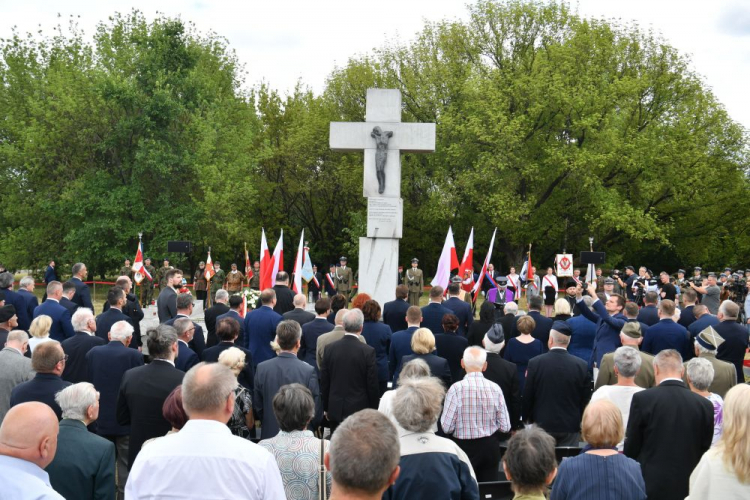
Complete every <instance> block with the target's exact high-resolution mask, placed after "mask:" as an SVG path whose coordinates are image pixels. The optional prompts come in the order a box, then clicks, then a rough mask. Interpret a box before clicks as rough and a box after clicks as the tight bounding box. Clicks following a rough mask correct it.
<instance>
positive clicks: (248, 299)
mask: <svg viewBox="0 0 750 500" xmlns="http://www.w3.org/2000/svg"><path fill="white" fill-rule="evenodd" d="M240 295H242V297H244V298H245V303H246V304H247V306H248V308H249V309H255V306H256V305H257V304H258V300H260V290H252V289H250V288H244V289H243V290H242V292H241V294H240Z"/></svg>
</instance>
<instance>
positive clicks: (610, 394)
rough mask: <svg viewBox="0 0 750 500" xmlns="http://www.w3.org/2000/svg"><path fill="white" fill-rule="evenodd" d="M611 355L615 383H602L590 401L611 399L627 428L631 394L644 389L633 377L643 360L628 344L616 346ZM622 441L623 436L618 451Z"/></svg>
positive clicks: (622, 443) (621, 446)
mask: <svg viewBox="0 0 750 500" xmlns="http://www.w3.org/2000/svg"><path fill="white" fill-rule="evenodd" d="M607 355H609V354H607ZM613 357H614V371H615V377H616V378H617V383H616V384H615V385H603V386H601V387H599V388H598V389H597V390H596V391H594V394H592V396H591V402H594V401H597V400H599V399H609V400H610V401H612V402H613V403H614V404H615V406H617V408H619V410H620V413H621V414H622V425H623V426H624V427H625V428H627V427H628V417H629V416H630V402H631V401H632V399H633V394H635V393H637V392H641V391H643V390H645V389H644V388H643V387H638V386H637V385H636V383H635V377H636V375H637V374H638V371H639V370H640V369H641V363H642V362H643V360H642V358H641V356H640V355H639V351H638V349H635V348H634V347H629V346H622V347H618V348H617V350H616V351H615V352H614V354H613ZM600 373H601V372H600ZM624 443H625V439H624V438H623V440H622V441H621V442H619V443H618V444H617V450H618V451H622V448H623V445H624Z"/></svg>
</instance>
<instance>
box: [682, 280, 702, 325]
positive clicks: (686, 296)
mask: <svg viewBox="0 0 750 500" xmlns="http://www.w3.org/2000/svg"><path fill="white" fill-rule="evenodd" d="M697 300H698V294H697V293H696V291H695V290H693V289H692V288H691V289H689V290H685V292H684V293H683V294H682V310H681V311H680V319H679V320H677V322H678V323H679V324H681V325H682V326H684V327H685V328H689V327H690V325H691V324H693V322H694V321H695V319H696V318H695V314H694V313H693V308H694V307H695V302H696V301H697Z"/></svg>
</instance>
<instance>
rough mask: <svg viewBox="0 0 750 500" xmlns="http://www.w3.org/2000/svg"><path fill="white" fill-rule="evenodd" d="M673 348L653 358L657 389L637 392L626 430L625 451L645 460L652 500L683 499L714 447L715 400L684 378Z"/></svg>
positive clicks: (679, 360)
mask: <svg viewBox="0 0 750 500" xmlns="http://www.w3.org/2000/svg"><path fill="white" fill-rule="evenodd" d="M682 371H683V367H682V356H680V353H678V352H677V351H675V350H674V349H667V350H664V351H661V352H660V353H659V354H657V355H656V358H655V359H654V376H655V377H656V384H657V386H656V387H652V388H651V389H646V390H645V391H641V392H638V393H635V394H634V395H633V399H632V402H631V404H630V416H629V417H628V428H627V432H626V434H625V448H624V452H625V455H626V456H628V457H630V458H633V459H635V460H637V461H638V463H640V464H641V471H642V472H643V479H644V480H645V481H646V495H647V496H648V498H658V499H659V500H678V499H679V500H682V499H683V498H685V497H686V496H687V495H688V482H689V478H690V473H691V472H692V471H693V469H694V468H695V466H696V465H698V462H699V461H700V459H701V456H702V455H703V453H704V452H706V451H707V450H708V448H709V447H710V446H711V439H712V438H713V432H714V412H713V404H712V403H711V402H710V401H709V400H708V399H707V398H704V397H702V396H699V395H698V394H695V393H693V392H691V391H690V389H688V388H687V387H686V386H685V384H684V383H683V382H682V380H681V378H682Z"/></svg>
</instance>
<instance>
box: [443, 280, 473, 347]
mask: <svg viewBox="0 0 750 500" xmlns="http://www.w3.org/2000/svg"><path fill="white" fill-rule="evenodd" d="M460 294H461V285H460V284H459V283H451V284H450V285H448V300H446V301H445V302H443V305H444V306H445V307H447V308H448V309H450V310H451V311H453V314H455V315H456V317H457V318H458V334H459V335H460V336H462V337H466V333H467V332H468V331H469V327H470V326H471V324H472V323H473V322H474V314H473V313H472V312H471V306H470V305H469V303H468V302H466V301H465V300H461V299H460V298H459V296H460ZM461 352H462V353H463V351H461ZM462 355H463V354H462Z"/></svg>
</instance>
